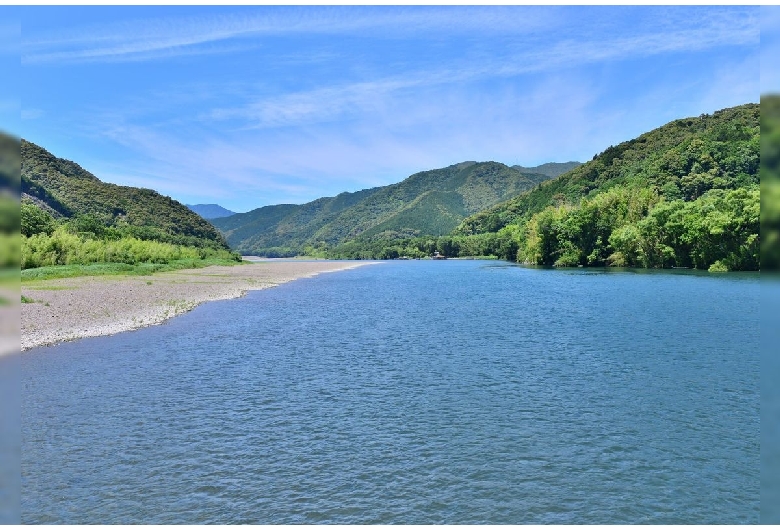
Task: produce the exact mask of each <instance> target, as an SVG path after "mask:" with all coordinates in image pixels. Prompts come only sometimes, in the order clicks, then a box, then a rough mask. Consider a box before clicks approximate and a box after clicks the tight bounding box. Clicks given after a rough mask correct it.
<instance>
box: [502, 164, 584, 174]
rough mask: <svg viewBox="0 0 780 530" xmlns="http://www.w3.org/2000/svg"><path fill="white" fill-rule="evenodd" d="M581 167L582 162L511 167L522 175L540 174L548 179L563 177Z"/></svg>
mask: <svg viewBox="0 0 780 530" xmlns="http://www.w3.org/2000/svg"><path fill="white" fill-rule="evenodd" d="M581 165H582V162H547V163H546V164H541V165H539V166H534V167H524V166H517V165H515V166H512V167H513V168H515V169H517V170H518V171H520V172H522V173H540V174H542V175H547V176H548V177H550V178H555V177H557V176H558V175H563V174H564V173H566V172H567V171H571V170H572V169H574V168H575V167H578V166H581Z"/></svg>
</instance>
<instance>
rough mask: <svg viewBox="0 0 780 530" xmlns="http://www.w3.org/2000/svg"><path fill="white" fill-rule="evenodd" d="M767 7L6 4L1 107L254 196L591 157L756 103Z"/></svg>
mask: <svg viewBox="0 0 780 530" xmlns="http://www.w3.org/2000/svg"><path fill="white" fill-rule="evenodd" d="M761 9H762V8H759V7H747V8H742V7H679V6H649V7H648V6H644V7H611V6H601V7H584V6H580V7H576V6H575V7H563V6H541V7H531V6H513V7H492V8H477V7H465V6H461V7H421V6H406V7H362V8H360V7H329V6H297V7H296V6H288V7H263V6H260V7H241V6H238V7H202V6H201V7H185V6H181V7H156V6H135V7H22V8H13V9H12V8H0V10H6V15H8V16H6V17H2V18H3V19H4V20H7V21H11V22H9V23H7V24H6V26H7V27H6V28H5V29H3V27H2V26H0V43H2V39H4V38H6V39H8V42H11V41H12V40H13V35H14V31H17V28H18V26H15V25H14V23H13V20H14V15H17V14H18V18H17V19H20V20H21V28H22V30H21V57H22V60H21V73H20V76H19V78H20V79H21V83H20V87H21V102H19V100H18V99H17V100H14V98H13V96H9V95H8V93H4V92H1V91H0V117H2V118H3V119H4V122H5V124H4V126H3V128H4V129H5V130H7V131H10V132H12V133H14V134H17V135H19V136H21V137H23V138H26V139H28V140H30V141H32V142H35V143H37V144H39V145H41V146H42V147H44V148H46V149H48V150H49V151H51V152H52V153H54V154H55V155H57V156H60V157H64V158H68V159H71V160H74V161H76V162H78V163H79V164H81V165H82V166H83V167H84V168H86V169H87V170H89V171H91V172H92V173H94V174H95V175H96V176H98V177H99V178H101V179H102V180H104V181H108V182H115V183H119V184H125V185H133V186H142V187H148V188H153V189H156V190H158V191H160V192H161V193H163V194H165V195H170V196H172V197H173V198H175V199H177V200H179V201H181V202H184V203H219V204H221V205H223V206H225V207H227V208H229V209H232V210H234V211H247V210H250V209H253V208H256V207H260V206H263V205H267V204H279V203H303V202H308V201H311V200H314V199H316V198H318V197H322V196H332V195H335V194H338V193H340V192H342V191H356V190H360V189H364V188H368V187H373V186H380V185H385V184H390V183H394V182H399V181H401V180H403V179H404V178H405V177H407V176H409V175H410V174H412V173H415V172H417V171H422V170H426V169H433V168H438V167H444V166H447V165H450V164H454V163H457V162H460V161H464V160H478V161H486V160H495V161H499V162H503V163H506V164H509V165H512V164H521V165H525V166H531V165H537V164H541V163H544V162H550V161H561V162H564V161H569V160H579V161H587V160H590V159H591V158H592V157H593V155H594V154H596V153H598V152H601V151H603V150H604V149H605V148H607V147H608V146H610V145H613V144H617V143H619V142H621V141H624V140H628V139H631V138H634V137H636V136H637V135H639V134H641V133H643V132H646V131H648V130H651V129H653V128H655V127H658V126H661V125H663V124H664V123H667V122H668V121H670V120H673V119H676V118H679V117H685V116H697V115H699V114H702V113H710V112H713V111H715V110H718V109H721V108H724V107H728V106H733V105H739V104H742V103H747V102H757V101H758V100H759V93H760V90H761V75H760V58H761V51H760V29H761V22H760V20H761V14H762V11H761ZM4 35H6V37H4ZM8 35H11V37H8ZM9 46H10V44H9ZM18 53H19V52H18V49H17V53H16V56H17V57H18ZM2 60H3V57H2V55H0V61H2ZM14 67H15V66H14ZM14 105H16V106H15V107H14ZM19 105H21V118H19V117H18V116H19V114H18V112H11V111H8V110H7V109H11V110H14V109H16V110H17V111H18V109H19ZM4 108H5V109H6V111H4V110H3V109H4Z"/></svg>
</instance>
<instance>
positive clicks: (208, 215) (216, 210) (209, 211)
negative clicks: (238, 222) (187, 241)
mask: <svg viewBox="0 0 780 530" xmlns="http://www.w3.org/2000/svg"><path fill="white" fill-rule="evenodd" d="M185 206H186V207H187V208H189V209H190V210H192V211H193V212H195V213H196V214H198V215H200V216H201V217H203V218H204V219H219V218H220V217H229V216H231V215H236V212H232V211H230V210H228V209H227V208H223V207H222V206H220V205H219V204H185Z"/></svg>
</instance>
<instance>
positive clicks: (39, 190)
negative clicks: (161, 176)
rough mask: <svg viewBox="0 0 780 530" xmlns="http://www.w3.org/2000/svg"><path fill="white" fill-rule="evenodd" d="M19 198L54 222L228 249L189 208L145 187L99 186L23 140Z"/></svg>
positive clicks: (95, 180)
mask: <svg viewBox="0 0 780 530" xmlns="http://www.w3.org/2000/svg"><path fill="white" fill-rule="evenodd" d="M21 147H22V182H21V184H22V199H23V201H24V202H26V203H28V204H33V205H35V206H36V207H38V208H40V209H42V210H44V211H46V212H48V213H49V214H51V215H52V216H53V217H54V218H65V219H72V218H73V219H75V218H81V219H86V218H89V220H90V221H94V222H95V223H99V224H102V225H104V226H105V227H123V228H125V229H126V230H127V231H128V232H130V233H133V234H134V235H136V236H138V237H139V238H141V239H154V240H159V241H163V242H167V243H172V244H178V245H188V246H194V247H210V248H220V249H226V248H228V247H227V244H226V242H225V240H224V238H223V237H222V235H221V234H220V233H219V232H218V231H217V230H215V229H214V227H213V226H212V225H211V224H209V223H208V222H207V221H205V220H204V219H203V218H201V217H200V216H199V215H197V214H196V213H194V212H192V211H191V210H190V209H189V208H187V207H186V206H184V205H183V204H181V203H179V202H178V201H175V200H173V199H171V198H170V197H166V196H163V195H161V194H159V193H157V192H156V191H153V190H150V189H145V188H134V187H130V186H119V185H116V184H109V183H105V182H102V181H100V180H99V179H98V178H97V177H96V176H95V175H93V174H92V173H90V172H88V171H86V170H85V169H84V168H82V167H81V166H79V165H78V164H76V163H74V162H71V161H70V160H65V159H62V158H57V157H55V156H54V155H52V154H51V153H49V152H48V151H46V150H45V149H43V148H42V147H39V146H37V145H35V144H33V143H31V142H28V141H26V140H24V139H23V140H22V142H21Z"/></svg>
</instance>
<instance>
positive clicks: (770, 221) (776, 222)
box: [761, 95, 780, 271]
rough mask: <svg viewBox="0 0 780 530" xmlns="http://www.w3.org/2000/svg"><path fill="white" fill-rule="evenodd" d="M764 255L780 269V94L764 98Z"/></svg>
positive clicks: (771, 265)
mask: <svg viewBox="0 0 780 530" xmlns="http://www.w3.org/2000/svg"><path fill="white" fill-rule="evenodd" d="M761 258H762V262H763V263H762V265H763V267H764V269H765V270H771V271H777V270H778V269H780V95H766V96H762V97H761Z"/></svg>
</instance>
